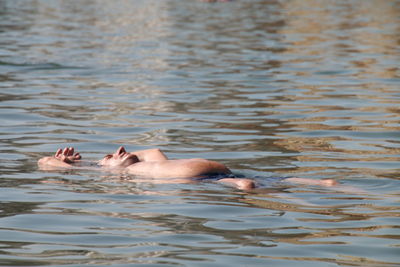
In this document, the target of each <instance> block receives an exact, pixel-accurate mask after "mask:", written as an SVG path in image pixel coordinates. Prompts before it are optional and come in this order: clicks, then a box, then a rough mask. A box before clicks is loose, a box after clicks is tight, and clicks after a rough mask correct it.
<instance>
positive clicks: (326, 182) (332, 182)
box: [284, 177, 339, 187]
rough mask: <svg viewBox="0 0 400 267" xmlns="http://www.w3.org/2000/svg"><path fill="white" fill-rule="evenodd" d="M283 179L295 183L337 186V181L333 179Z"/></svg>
mask: <svg viewBox="0 0 400 267" xmlns="http://www.w3.org/2000/svg"><path fill="white" fill-rule="evenodd" d="M284 181H287V182H290V183H296V184H305V185H317V186H324V187H331V186H337V185H339V183H338V182H337V181H335V180H333V179H323V180H314V179H308V178H298V177H293V178H286V179H285V180H284Z"/></svg>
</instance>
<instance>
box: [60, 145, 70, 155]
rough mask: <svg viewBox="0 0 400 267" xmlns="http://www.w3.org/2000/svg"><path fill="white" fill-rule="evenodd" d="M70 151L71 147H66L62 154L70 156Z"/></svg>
mask: <svg viewBox="0 0 400 267" xmlns="http://www.w3.org/2000/svg"><path fill="white" fill-rule="evenodd" d="M68 151H69V148H68V147H66V148H64V150H63V152H62V154H63V155H64V156H68Z"/></svg>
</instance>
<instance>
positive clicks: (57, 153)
mask: <svg viewBox="0 0 400 267" xmlns="http://www.w3.org/2000/svg"><path fill="white" fill-rule="evenodd" d="M61 153H62V149H61V148H59V149H57V152H56V155H55V157H58V156H60V155H61Z"/></svg>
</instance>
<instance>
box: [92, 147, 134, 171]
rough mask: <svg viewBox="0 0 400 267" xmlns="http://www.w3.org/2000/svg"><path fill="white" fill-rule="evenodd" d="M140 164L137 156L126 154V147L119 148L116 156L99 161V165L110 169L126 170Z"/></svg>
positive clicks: (108, 156) (109, 156)
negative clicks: (130, 166) (137, 163)
mask: <svg viewBox="0 0 400 267" xmlns="http://www.w3.org/2000/svg"><path fill="white" fill-rule="evenodd" d="M136 162H139V159H138V157H137V156H136V155H135V154H132V153H129V152H126V150H125V148H124V147H122V146H121V147H119V148H118V149H117V151H116V152H115V153H114V154H108V155H106V156H105V157H104V158H103V159H102V160H100V161H99V165H101V166H104V167H110V168H125V167H128V166H129V165H132V164H134V163H136Z"/></svg>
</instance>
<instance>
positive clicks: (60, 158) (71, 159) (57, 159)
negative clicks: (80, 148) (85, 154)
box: [38, 147, 82, 169]
mask: <svg viewBox="0 0 400 267" xmlns="http://www.w3.org/2000/svg"><path fill="white" fill-rule="evenodd" d="M81 158H82V157H81V155H80V154H79V153H74V148H73V147H66V148H64V149H63V150H62V149H58V150H57V152H56V153H55V154H54V156H53V157H44V158H41V159H39V161H38V165H39V167H41V168H42V169H57V168H71V167H72V165H73V164H74V163H75V162H77V161H79V160H80V159H81Z"/></svg>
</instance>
